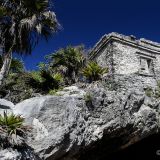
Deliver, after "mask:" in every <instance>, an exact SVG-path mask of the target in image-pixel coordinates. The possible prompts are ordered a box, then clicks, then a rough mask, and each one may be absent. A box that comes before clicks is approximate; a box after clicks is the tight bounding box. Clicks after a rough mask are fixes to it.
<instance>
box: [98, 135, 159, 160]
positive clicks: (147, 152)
mask: <svg viewBox="0 0 160 160" xmlns="http://www.w3.org/2000/svg"><path fill="white" fill-rule="evenodd" d="M102 159H106V160H130V159H134V160H142V159H146V160H148V159H149V160H160V134H155V135H151V136H149V137H147V138H145V139H143V140H141V141H139V142H137V143H135V144H133V145H131V146H129V147H127V148H125V149H123V150H120V151H117V152H115V153H112V154H110V155H109V156H106V157H103V158H102ZM102 159H101V160H102Z"/></svg>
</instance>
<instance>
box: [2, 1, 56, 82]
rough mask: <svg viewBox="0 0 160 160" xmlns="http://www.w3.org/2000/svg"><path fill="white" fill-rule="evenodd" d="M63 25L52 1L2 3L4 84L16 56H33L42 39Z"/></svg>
mask: <svg viewBox="0 0 160 160" xmlns="http://www.w3.org/2000/svg"><path fill="white" fill-rule="evenodd" d="M58 27H59V24H58V22H57V19H56V15H55V13H54V12H52V11H50V3H49V0H1V1H0V30H1V32H0V42H1V44H2V46H3V53H2V56H3V65H2V68H1V71H0V85H1V84H2V82H3V80H4V78H5V76H7V74H8V71H9V68H10V64H11V59H12V53H14V52H16V53H19V54H31V52H32V50H33V48H34V47H35V46H36V45H37V43H38V41H39V39H40V37H44V38H45V39H46V40H47V39H48V37H49V36H51V35H52V33H54V32H56V31H57V29H58Z"/></svg>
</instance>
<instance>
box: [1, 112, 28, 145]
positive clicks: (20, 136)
mask: <svg viewBox="0 0 160 160" xmlns="http://www.w3.org/2000/svg"><path fill="white" fill-rule="evenodd" d="M23 123H24V118H23V117H21V116H17V115H14V114H13V113H12V114H10V115H9V114H7V112H4V114H3V115H0V139H3V138H4V139H5V144H7V145H9V144H10V145H13V144H14V145H20V144H22V143H23V142H24V137H25V134H26V131H27V130H28V128H27V127H25V126H24V125H23ZM2 135H3V136H2ZM1 145H3V143H1Z"/></svg>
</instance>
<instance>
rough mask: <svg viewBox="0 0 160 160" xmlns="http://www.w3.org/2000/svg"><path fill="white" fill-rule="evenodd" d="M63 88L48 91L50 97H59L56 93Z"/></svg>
mask: <svg viewBox="0 0 160 160" xmlns="http://www.w3.org/2000/svg"><path fill="white" fill-rule="evenodd" d="M62 89H63V88H59V89H52V90H50V91H49V94H50V95H54V96H59V94H58V93H57V92H59V91H61V90H62Z"/></svg>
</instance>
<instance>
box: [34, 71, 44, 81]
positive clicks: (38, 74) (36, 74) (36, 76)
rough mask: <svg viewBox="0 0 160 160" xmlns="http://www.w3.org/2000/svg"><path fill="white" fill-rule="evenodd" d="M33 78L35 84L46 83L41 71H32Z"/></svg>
mask: <svg viewBox="0 0 160 160" xmlns="http://www.w3.org/2000/svg"><path fill="white" fill-rule="evenodd" d="M31 78H32V79H33V80H35V83H42V82H43V81H44V79H43V77H42V76H41V72H40V71H32V72H31Z"/></svg>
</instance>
